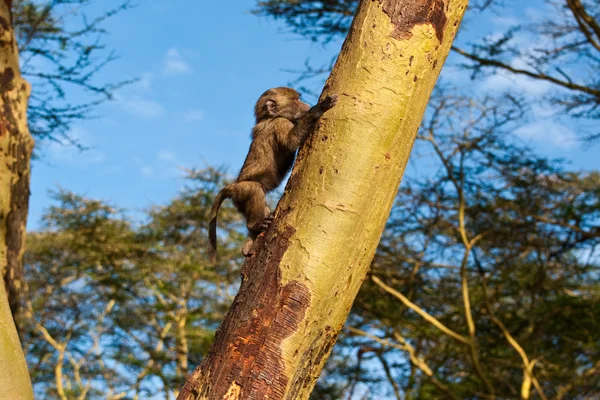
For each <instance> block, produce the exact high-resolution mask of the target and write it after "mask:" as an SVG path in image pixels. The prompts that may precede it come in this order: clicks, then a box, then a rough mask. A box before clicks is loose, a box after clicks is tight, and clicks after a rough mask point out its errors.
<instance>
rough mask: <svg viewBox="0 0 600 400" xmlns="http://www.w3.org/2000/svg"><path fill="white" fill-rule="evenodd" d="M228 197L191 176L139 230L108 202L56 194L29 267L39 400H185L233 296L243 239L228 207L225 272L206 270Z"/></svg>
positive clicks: (28, 331)
mask: <svg viewBox="0 0 600 400" xmlns="http://www.w3.org/2000/svg"><path fill="white" fill-rule="evenodd" d="M222 185H223V174H222V172H221V171H218V170H214V169H207V170H204V171H192V172H191V173H190V180H189V187H188V188H187V189H186V190H184V191H183V192H182V193H181V194H180V195H179V196H177V197H176V198H175V199H173V201H171V202H170V203H168V204H166V205H164V206H156V207H153V208H152V209H151V210H149V211H148V213H147V221H146V222H144V223H141V224H137V223H132V222H131V221H129V220H128V219H127V217H126V215H125V213H124V212H122V211H120V210H118V209H116V208H114V207H112V206H110V205H108V204H106V203H104V202H102V201H98V200H93V199H87V198H84V197H81V196H78V195H75V194H72V193H69V192H65V191H61V192H58V193H56V194H55V202H56V205H54V206H52V207H50V208H49V209H48V211H47V213H46V215H45V216H44V223H45V227H44V229H43V230H41V231H39V232H32V233H30V234H29V237H28V252H27V256H26V260H25V271H26V276H27V278H28V279H27V282H26V284H27V288H26V290H27V293H26V296H25V297H26V298H28V299H29V301H28V303H27V305H26V306H25V310H26V313H25V314H26V317H25V319H24V321H22V323H23V328H24V330H25V333H24V340H23V344H24V346H25V348H26V351H27V360H28V362H29V367H30V371H31V374H32V380H33V382H34V387H35V391H36V393H37V395H38V396H39V397H41V398H55V397H59V396H60V394H61V393H63V394H65V395H66V397H67V398H73V397H77V396H80V395H82V394H83V393H84V392H86V393H87V397H88V398H107V397H110V396H117V395H119V394H122V395H127V396H128V397H130V396H133V395H135V394H137V395H139V396H142V397H144V398H145V397H148V396H150V394H151V393H156V392H157V391H163V392H165V393H167V392H171V393H172V391H173V390H177V389H178V388H179V386H180V384H181V383H182V382H183V380H184V378H185V377H186V376H187V374H188V372H189V368H190V364H191V366H192V367H193V365H195V364H196V363H197V362H199V360H201V359H202V357H203V356H204V355H205V354H206V352H207V350H208V347H209V346H210V344H211V342H212V339H213V335H214V331H215V329H216V328H217V327H218V324H219V322H220V321H221V319H222V318H223V316H224V313H225V312H226V310H227V308H228V307H229V304H230V302H231V300H232V299H233V295H234V294H235V291H236V289H237V284H238V275H239V270H238V266H239V265H240V256H239V252H240V250H239V248H240V246H241V240H242V239H243V236H244V234H243V231H242V230H241V223H240V222H241V221H240V217H239V215H238V213H237V212H235V211H234V210H233V209H232V207H231V206H225V207H224V208H222V211H221V213H220V226H221V227H223V229H224V230H223V231H222V232H223V233H224V236H223V237H222V239H223V241H224V242H225V243H223V244H222V246H221V249H222V253H221V260H222V261H221V262H219V263H218V264H217V265H210V264H209V263H208V259H207V257H206V251H205V249H206V248H207V240H206V238H207V226H208V221H207V217H208V213H209V210H210V206H211V204H212V199H213V196H214V194H215V190H216V188H217V187H220V186H222ZM59 370H60V372H61V374H62V375H63V377H64V378H63V381H62V386H63V387H62V388H60V387H59V386H60V385H59V382H58V380H57V379H58V378H57V371H59Z"/></svg>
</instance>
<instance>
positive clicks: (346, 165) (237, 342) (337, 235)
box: [178, 0, 468, 400]
mask: <svg viewBox="0 0 600 400" xmlns="http://www.w3.org/2000/svg"><path fill="white" fill-rule="evenodd" d="M467 2H468V1H467V0H378V1H373V0H362V1H361V2H360V4H359V6H358V10H357V14H356V16H355V19H354V22H353V23H352V27H351V28H350V32H349V33H348V37H347V38H346V41H345V43H344V45H343V47H342V50H341V53H340V55H339V57H338V60H337V62H336V64H335V67H334V69H333V71H332V73H331V76H330V77H329V79H328V80H327V83H326V85H325V89H324V91H323V94H322V96H324V95H327V94H336V93H337V94H338V95H339V101H338V104H337V105H336V106H335V107H334V108H333V109H332V110H330V111H329V112H327V113H326V114H325V116H324V117H323V118H322V119H321V123H320V126H319V127H318V128H317V131H316V132H314V133H313V134H312V135H311V137H310V139H309V140H308V142H307V143H306V144H305V145H304V146H303V148H302V149H301V151H300V154H299V156H298V159H297V161H296V165H295V166H294V170H293V171H292V175H291V177H290V180H289V182H288V184H287V187H286V191H285V193H284V196H283V198H282V199H281V201H280V202H279V205H278V207H277V210H276V217H275V220H274V221H273V223H272V224H271V226H270V228H269V229H268V230H267V232H266V233H265V234H264V235H261V236H260V237H259V239H258V240H259V241H260V243H259V246H258V251H257V253H256V254H255V255H254V256H253V257H251V258H248V259H247V260H246V262H245V263H244V265H243V267H242V276H243V281H242V285H241V287H240V291H239V293H238V295H237V296H236V298H235V300H234V302H233V305H232V306H231V309H230V310H229V312H228V313H227V316H226V317H225V320H224V322H223V324H222V325H221V327H220V328H219V330H218V331H217V335H216V339H215V343H214V345H213V347H212V349H211V351H210V353H209V355H208V356H207V357H206V359H205V360H204V361H203V362H202V364H201V365H200V366H199V367H198V368H197V369H196V370H195V371H194V372H193V373H192V374H191V375H190V377H189V378H188V381H187V382H186V384H185V385H184V387H183V389H182V390H181V393H180V395H179V397H178V398H179V399H180V400H189V399H211V400H212V399H265V398H268V399H294V400H295V399H307V398H308V397H309V395H310V392H311V391H312V388H313V386H314V385H315V382H316V381H317V378H318V377H319V374H320V373H321V370H322V368H323V365H324V363H325V361H326V359H327V357H328V355H329V353H330V351H331V348H332V347H333V345H334V343H335V341H336V338H337V336H338V333H339V332H340V330H341V329H342V327H343V325H344V322H345V320H346V318H347V316H348V313H349V311H350V307H351V306H352V303H353V301H354V298H355V296H356V294H357V293H358V290H359V288H360V286H361V283H362V282H363V280H364V278H365V276H366V273H367V270H368V268H369V265H370V262H371V260H372V258H373V255H374V253H375V249H376V247H377V244H378V242H379V239H380V236H381V233H382V231H383V229H384V226H385V222H386V219H387V217H388V215H389V212H390V209H391V206H392V203H393V201H394V198H395V196H396V193H397V191H398V186H399V184H400V180H401V178H402V174H403V172H404V168H405V166H406V163H407V161H408V157H409V154H410V151H411V149H412V146H413V142H414V140H415V136H416V134H417V131H418V128H419V125H420V122H421V118H422V117H423V113H424V111H425V107H426V106H427V102H428V100H429V96H430V94H431V91H432V90H433V86H434V84H435V82H436V80H437V77H438V74H439V72H440V69H441V67H442V64H443V63H444V61H445V59H446V56H447V55H448V52H449V50H450V45H451V44H452V40H453V39H454V36H455V34H456V31H457V29H458V26H459V23H460V20H461V19H462V15H463V13H464V11H465V8H466V6H467Z"/></svg>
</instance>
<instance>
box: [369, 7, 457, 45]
mask: <svg viewBox="0 0 600 400" xmlns="http://www.w3.org/2000/svg"><path fill="white" fill-rule="evenodd" d="M379 4H381V5H382V9H383V12H384V13H385V14H386V15H387V16H389V17H390V19H391V20H392V24H394V27H395V28H394V31H393V32H392V35H391V36H392V38H394V39H397V40H406V39H409V38H410V37H411V36H412V33H411V31H412V29H413V28H414V27H415V25H423V24H430V25H431V26H432V27H433V29H434V30H435V35H436V36H437V38H438V40H439V41H440V43H441V42H442V41H443V39H444V27H445V26H446V21H447V18H446V5H445V4H444V0H412V1H398V0H379Z"/></svg>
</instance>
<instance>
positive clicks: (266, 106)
mask: <svg viewBox="0 0 600 400" xmlns="http://www.w3.org/2000/svg"><path fill="white" fill-rule="evenodd" d="M309 109H310V106H309V105H308V104H306V103H305V102H303V101H300V93H298V92H297V91H295V90H294V89H292V88H288V87H277V88H273V89H269V90H267V91H266V92H264V93H263V94H262V96H260V98H259V99H258V101H257V102H256V107H255V108H254V115H255V116H256V123H258V122H259V121H262V120H264V119H267V118H276V117H283V118H286V119H289V120H290V121H292V122H294V123H295V122H296V121H298V120H299V119H300V118H301V117H302V116H303V115H304V114H306V112H307V111H308V110H309Z"/></svg>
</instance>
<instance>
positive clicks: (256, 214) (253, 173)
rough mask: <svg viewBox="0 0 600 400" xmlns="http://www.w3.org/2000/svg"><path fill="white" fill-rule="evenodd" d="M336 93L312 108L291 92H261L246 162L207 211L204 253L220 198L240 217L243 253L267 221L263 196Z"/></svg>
mask: <svg viewBox="0 0 600 400" xmlns="http://www.w3.org/2000/svg"><path fill="white" fill-rule="evenodd" d="M336 102H337V95H333V96H327V97H326V98H325V99H323V101H321V102H320V103H319V104H317V105H316V106H314V107H312V108H310V106H309V105H308V104H306V103H304V102H302V101H300V94H299V93H298V92H297V91H295V90H294V89H291V88H287V87H278V88H273V89H269V90H267V91H266V92H265V93H263V95H262V96H260V98H259V99H258V101H257V102H256V107H255V108H254V115H255V116H256V125H254V128H253V129H252V143H251V144H250V149H249V150H248V155H247V156H246V161H244V165H243V166H242V169H241V170H240V174H239V176H238V178H237V180H236V181H235V182H234V183H231V184H229V185H227V186H225V187H224V188H223V189H221V191H220V192H219V193H218V194H217V196H216V197H215V200H214V204H213V206H212V209H211V211H210V224H209V228H208V237H209V244H210V247H209V254H210V257H211V259H212V260H214V259H215V256H216V249H217V213H218V211H219V207H220V206H221V203H222V202H223V200H225V199H232V200H233V204H234V205H235V207H236V208H237V209H238V211H240V212H241V213H242V214H243V215H244V217H245V218H246V227H247V228H248V231H249V238H248V239H247V240H246V243H244V247H243V248H242V253H243V254H244V255H245V256H248V255H249V252H250V248H251V247H252V244H253V241H254V239H255V238H256V237H257V236H258V234H260V233H261V232H262V231H264V230H265V229H266V228H267V227H268V226H269V224H270V223H271V220H272V216H271V214H270V211H269V208H268V207H267V201H266V194H267V193H268V192H270V191H272V190H273V189H275V188H276V187H277V186H279V185H280V184H281V181H282V180H283V178H285V176H286V174H287V173H288V172H289V170H290V169H291V168H292V164H293V163H294V158H295V156H296V150H298V148H299V147H300V145H302V143H303V142H304V140H305V139H306V137H307V136H308V134H309V133H311V132H312V131H313V130H314V128H315V125H316V123H317V121H318V120H319V118H320V117H321V116H322V115H323V113H325V111H327V110H329V109H330V108H331V107H333V106H334V105H335V103H336Z"/></svg>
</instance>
